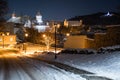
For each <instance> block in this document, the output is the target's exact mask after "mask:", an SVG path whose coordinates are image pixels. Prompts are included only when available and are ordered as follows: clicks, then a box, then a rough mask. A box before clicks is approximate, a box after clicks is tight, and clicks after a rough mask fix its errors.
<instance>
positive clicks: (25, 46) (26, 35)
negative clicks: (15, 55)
mask: <svg viewBox="0 0 120 80" xmlns="http://www.w3.org/2000/svg"><path fill="white" fill-rule="evenodd" d="M27 37H28V33H25V43H24V46H23V48H24V50H25V53H26V50H27V43H26V38H27Z"/></svg>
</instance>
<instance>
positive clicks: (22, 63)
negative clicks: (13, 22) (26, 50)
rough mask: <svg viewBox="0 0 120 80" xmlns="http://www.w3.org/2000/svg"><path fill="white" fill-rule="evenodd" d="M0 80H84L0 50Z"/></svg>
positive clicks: (13, 52)
mask: <svg viewBox="0 0 120 80" xmlns="http://www.w3.org/2000/svg"><path fill="white" fill-rule="evenodd" d="M0 80H86V79H85V78H82V77H81V76H80V75H77V74H74V73H70V72H66V71H65V70H62V69H59V68H57V67H55V66H53V65H50V64H47V63H44V62H42V61H40V60H34V59H30V58H27V57H24V56H23V55H21V54H20V53H19V52H18V51H16V50H9V49H8V50H0Z"/></svg>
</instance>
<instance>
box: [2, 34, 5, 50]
mask: <svg viewBox="0 0 120 80" xmlns="http://www.w3.org/2000/svg"><path fill="white" fill-rule="evenodd" d="M4 36H5V34H2V39H3V48H4Z"/></svg>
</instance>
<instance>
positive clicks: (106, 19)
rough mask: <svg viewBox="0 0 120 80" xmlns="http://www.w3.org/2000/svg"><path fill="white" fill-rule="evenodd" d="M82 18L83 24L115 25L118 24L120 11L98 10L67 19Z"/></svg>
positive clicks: (119, 22)
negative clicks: (106, 11)
mask: <svg viewBox="0 0 120 80" xmlns="http://www.w3.org/2000/svg"><path fill="white" fill-rule="evenodd" d="M79 20H83V24H85V25H117V24H120V13H115V12H111V13H109V12H108V13H103V12H98V13H94V14H90V15H84V16H75V17H73V18H70V19H68V21H79Z"/></svg>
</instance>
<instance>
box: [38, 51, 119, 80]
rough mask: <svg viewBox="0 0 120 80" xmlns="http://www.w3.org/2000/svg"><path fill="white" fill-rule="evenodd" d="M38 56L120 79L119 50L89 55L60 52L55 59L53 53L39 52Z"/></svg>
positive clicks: (116, 79)
mask: <svg viewBox="0 0 120 80" xmlns="http://www.w3.org/2000/svg"><path fill="white" fill-rule="evenodd" d="M37 55H38V54H37ZM39 57H40V58H43V59H47V60H52V61H57V62H61V63H65V64H68V65H70V66H73V67H76V68H79V69H84V70H87V71H90V72H93V73H95V74H96V75H97V76H104V77H108V78H111V79H114V80H120V76H119V74H120V52H112V53H105V54H90V55H85V54H60V55H58V56H57V60H55V59H54V55H53V54H39Z"/></svg>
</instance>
